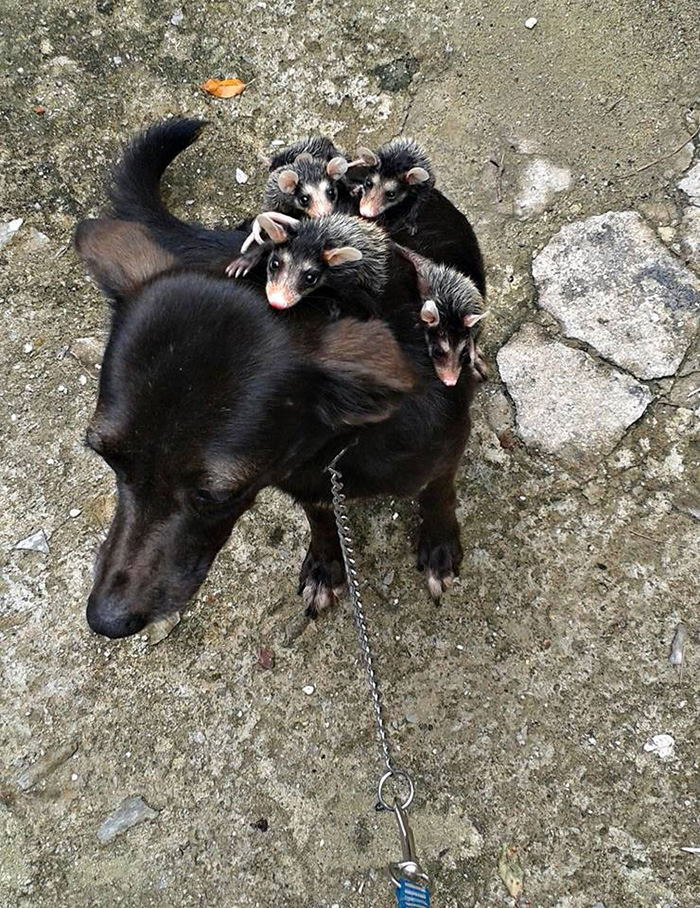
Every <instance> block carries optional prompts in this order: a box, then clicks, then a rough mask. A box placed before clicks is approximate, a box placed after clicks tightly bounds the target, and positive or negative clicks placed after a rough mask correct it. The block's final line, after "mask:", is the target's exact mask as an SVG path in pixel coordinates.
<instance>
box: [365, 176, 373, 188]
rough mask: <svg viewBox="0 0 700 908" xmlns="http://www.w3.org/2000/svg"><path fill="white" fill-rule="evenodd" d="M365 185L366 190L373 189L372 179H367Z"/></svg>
mask: <svg viewBox="0 0 700 908" xmlns="http://www.w3.org/2000/svg"><path fill="white" fill-rule="evenodd" d="M363 185H364V187H365V189H371V188H372V177H365V182H364V184H363Z"/></svg>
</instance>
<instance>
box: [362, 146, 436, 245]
mask: <svg viewBox="0 0 700 908" xmlns="http://www.w3.org/2000/svg"><path fill="white" fill-rule="evenodd" d="M350 166H351V167H358V166H364V167H367V168H368V173H367V175H366V176H365V178H364V181H363V182H362V184H361V185H360V190H359V191H360V193H361V198H360V214H361V215H362V217H365V218H372V219H373V218H378V217H380V216H384V217H385V220H387V223H388V224H389V223H390V224H391V226H392V227H394V226H399V225H400V226H402V227H406V229H407V230H408V232H409V233H410V234H415V233H416V230H417V221H418V216H419V214H420V210H421V208H422V207H423V205H424V204H425V202H426V201H427V199H428V197H429V195H430V192H431V190H432V188H433V187H434V186H435V176H434V174H433V170H432V167H431V164H430V160H429V159H428V156H427V155H426V153H425V152H424V151H423V149H422V148H421V146H420V145H419V144H418V142H416V141H415V140H414V139H408V138H399V139H392V140H391V141H390V142H387V143H386V144H385V145H382V146H381V147H380V148H378V149H377V151H376V153H375V152H373V151H371V150H370V149H369V148H360V149H359V151H358V159H357V160H355V161H352V162H351V165H350ZM387 212H388V214H387Z"/></svg>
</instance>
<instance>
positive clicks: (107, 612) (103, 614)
mask: <svg viewBox="0 0 700 908" xmlns="http://www.w3.org/2000/svg"><path fill="white" fill-rule="evenodd" d="M85 615H86V617H87V623H88V624H89V625H90V628H91V629H92V630H93V631H94V632H95V633H96V634H101V635H102V636H103V637H110V638H111V639H112V640H116V639H117V638H118V637H131V635H132V634H138V632H139V631H141V630H143V629H144V627H145V626H146V625H147V624H148V621H147V619H146V618H145V617H144V616H143V615H134V614H131V613H130V612H127V611H125V610H124V608H123V606H120V604H119V603H118V602H115V601H114V600H112V599H111V598H110V597H105V598H102V597H100V596H98V595H96V594H95V593H91V594H90V597H89V599H88V604H87V609H86V610H85Z"/></svg>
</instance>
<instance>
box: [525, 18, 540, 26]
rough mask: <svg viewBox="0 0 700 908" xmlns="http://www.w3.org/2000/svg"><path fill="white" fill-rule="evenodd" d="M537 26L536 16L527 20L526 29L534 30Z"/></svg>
mask: <svg viewBox="0 0 700 908" xmlns="http://www.w3.org/2000/svg"><path fill="white" fill-rule="evenodd" d="M536 25H537V19H536V18H535V17H534V16H530V18H529V19H526V20H525V28H534V27H535V26H536Z"/></svg>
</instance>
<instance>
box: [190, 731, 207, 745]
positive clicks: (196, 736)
mask: <svg viewBox="0 0 700 908" xmlns="http://www.w3.org/2000/svg"><path fill="white" fill-rule="evenodd" d="M192 740H193V741H194V743H195V744H204V742H205V741H206V738H205V737H204V732H201V731H195V732H193V733H192Z"/></svg>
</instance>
